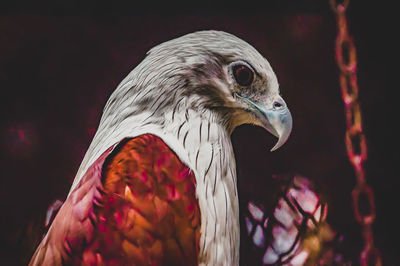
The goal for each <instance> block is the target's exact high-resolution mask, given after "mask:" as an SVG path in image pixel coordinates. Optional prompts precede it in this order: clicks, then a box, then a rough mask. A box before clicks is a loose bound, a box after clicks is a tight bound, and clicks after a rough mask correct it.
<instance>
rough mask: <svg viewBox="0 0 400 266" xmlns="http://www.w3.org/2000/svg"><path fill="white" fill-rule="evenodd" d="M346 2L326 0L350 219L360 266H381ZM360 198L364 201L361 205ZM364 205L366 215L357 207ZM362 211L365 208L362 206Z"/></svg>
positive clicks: (353, 46)
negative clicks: (351, 182) (333, 28)
mask: <svg viewBox="0 0 400 266" xmlns="http://www.w3.org/2000/svg"><path fill="white" fill-rule="evenodd" d="M349 2H350V0H343V1H342V2H341V3H339V2H338V1H337V0H330V5H331V8H332V10H333V12H334V13H335V15H336V21H337V27H338V34H337V37H336V43H335V55H336V62H337V64H338V67H339V69H340V78H339V82H340V88H341V94H342V99H343V103H344V107H345V113H346V135H345V144H346V151H347V156H348V158H349V161H350V163H351V164H352V166H353V168H354V171H355V175H356V181H357V184H356V186H355V188H354V189H353V191H352V198H353V208H354V217H355V219H356V221H357V222H358V223H359V224H360V225H361V227H362V236H363V239H364V248H363V250H362V251H361V254H360V264H361V265H382V259H381V256H380V253H379V251H378V249H377V248H376V247H375V245H374V236H373V231H372V225H373V223H374V221H375V200H374V192H373V190H372V188H371V187H370V186H369V185H368V184H367V182H366V178H365V170H364V167H363V165H364V163H365V161H366V160H367V142H366V138H365V135H364V132H363V127H362V116H361V108H360V103H359V101H358V84H357V74H356V71H357V55H356V47H355V45H354V42H353V39H352V37H351V36H350V35H349V31H348V23H347V18H346V9H347V7H348V5H349ZM363 198H365V199H367V201H366V202H365V201H363ZM361 202H363V203H366V206H367V208H366V209H367V211H365V210H364V209H363V210H364V211H363V210H362V209H361V207H362V205H360V203H361ZM363 207H364V208H365V206H363Z"/></svg>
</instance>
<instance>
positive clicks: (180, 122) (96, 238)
mask: <svg viewBox="0 0 400 266" xmlns="http://www.w3.org/2000/svg"><path fill="white" fill-rule="evenodd" d="M245 123H246V124H253V125H258V126H261V127H263V128H265V129H266V130H267V131H269V132H270V133H272V134H273V135H275V136H276V137H278V138H279V140H278V141H277V143H276V145H275V146H274V147H273V148H272V150H275V149H277V148H279V147H280V146H281V145H283V144H284V143H285V141H286V140H287V138H288V137H289V135H290V132H291V128H292V118H291V115H290V112H289V109H288V107H287V106H286V103H285V101H284V100H283V99H282V97H281V96H280V93H279V85H278V81H277V78H276V76H275V74H274V72H273V70H272V68H271V66H270V64H269V63H268V61H267V60H266V59H265V58H264V57H263V56H262V55H261V54H260V53H259V52H257V50H256V49H255V48H253V47H252V46H251V45H249V44H248V43H246V42H245V41H243V40H241V39H240V38H238V37H236V36H234V35H231V34H229V33H225V32H221V31H199V32H194V33H190V34H187V35H184V36H181V37H179V38H176V39H173V40H170V41H167V42H164V43H162V44H159V45H158V46H155V47H154V48H152V49H151V50H150V51H149V52H148V53H147V56H146V57H145V59H144V60H143V61H142V62H141V63H140V64H139V65H138V66H137V67H136V68H134V69H133V70H132V72H130V73H129V74H128V76H127V77H126V78H125V79H124V80H123V81H122V82H121V83H120V84H119V85H118V87H117V88H116V90H115V91H114V92H113V93H112V95H111V96H110V98H109V100H108V101H107V103H106V106H105V108H104V111H103V115H102V118H101V120H100V124H99V127H98V129H97V132H96V134H95V136H94V138H93V141H92V143H91V145H90V147H89V149H88V151H87V153H86V155H85V157H84V159H83V161H82V164H81V166H80V168H79V170H78V172H77V175H76V177H75V180H74V182H73V184H72V187H71V189H70V192H69V195H68V197H67V198H66V200H65V202H64V204H63V205H62V206H61V208H60V210H59V211H58V213H57V215H56V217H55V218H54V221H53V222H52V224H51V226H50V227H49V230H48V232H47V234H46V235H45V237H44V238H43V239H42V241H41V243H40V244H39V246H38V248H37V250H36V252H35V253H34V255H33V257H32V259H31V262H30V264H31V265H54V264H56V265H57V264H84V265H125V264H130V265H238V264H239V209H238V205H239V204H238V193H237V185H236V184H237V183H236V166H235V158H234V153H233V148H232V143H231V140H230V135H231V133H232V131H233V130H234V129H235V127H237V126H239V125H241V124H245Z"/></svg>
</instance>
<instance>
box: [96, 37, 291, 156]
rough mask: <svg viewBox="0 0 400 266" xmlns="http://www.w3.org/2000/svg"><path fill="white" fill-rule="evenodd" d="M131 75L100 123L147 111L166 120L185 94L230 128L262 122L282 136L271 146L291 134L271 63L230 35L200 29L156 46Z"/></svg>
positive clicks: (195, 105)
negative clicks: (168, 112)
mask: <svg viewBox="0 0 400 266" xmlns="http://www.w3.org/2000/svg"><path fill="white" fill-rule="evenodd" d="M127 79H129V80H130V82H131V85H130V86H121V85H120V86H119V88H117V90H116V91H115V92H114V93H113V95H112V96H111V97H110V99H109V101H108V102H107V105H106V108H105V110H104V115H103V118H102V121H101V124H100V127H101V126H102V123H103V124H104V123H114V124H116V123H119V122H121V121H123V120H124V118H126V117H129V116H132V115H136V114H138V113H140V112H144V111H147V112H149V113H151V114H152V116H153V119H152V120H153V121H157V123H160V124H162V123H168V122H169V121H165V117H164V116H162V114H164V113H166V112H167V111H170V110H172V109H173V108H174V106H175V105H176V104H177V103H178V102H179V101H180V100H181V99H182V98H185V99H186V100H187V101H188V102H189V103H190V108H191V109H193V110H196V111H198V112H203V111H204V110H209V111H211V112H213V113H214V114H215V116H216V117H218V119H219V121H220V123H221V124H222V125H224V126H225V127H226V129H227V130H228V132H232V131H233V129H234V128H235V127H237V126H239V125H241V124H245V123H249V124H255V125H259V126H262V127H264V128H265V129H267V130H268V131H269V132H271V133H272V134H274V135H275V136H277V137H278V138H279V140H278V142H277V144H276V145H275V146H274V147H273V148H272V150H275V149H277V148H279V147H280V146H281V145H283V143H284V142H285V141H286V140H287V138H288V137H289V135H290V132H291V128H292V118H291V115H290V112H289V110H288V108H287V106H286V103H285V101H284V100H283V99H282V98H281V96H280V95H279V85H278V81H277V78H276V76H275V74H274V72H273V70H272V68H271V66H270V64H269V63H268V61H267V60H266V59H265V58H264V57H263V56H262V55H260V54H259V53H258V52H257V50H256V49H254V48H253V47H252V46H251V45H249V44H248V43H246V42H244V41H243V40H241V39H239V38H237V37H235V36H233V35H231V34H228V33H225V32H221V31H199V32H194V33H191V34H187V35H184V36H182V37H179V38H176V39H173V40H170V41H167V42H165V43H162V44H160V45H158V46H155V47H154V48H152V49H151V50H150V51H149V52H148V54H147V57H146V58H145V59H144V60H143V61H142V62H141V63H140V64H139V65H138V66H137V67H136V68H135V69H134V70H133V71H132V73H131V74H130V75H129V76H128V78H127ZM127 110H129V111H128V112H127ZM110 116H112V117H113V119H112V121H110V120H107V119H105V118H107V117H110ZM158 117H159V120H157V118H158ZM103 126H104V125H103ZM109 126H110V125H108V127H109Z"/></svg>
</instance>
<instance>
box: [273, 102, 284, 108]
mask: <svg viewBox="0 0 400 266" xmlns="http://www.w3.org/2000/svg"><path fill="white" fill-rule="evenodd" d="M272 106H273V107H274V109H280V108H282V107H283V106H284V103H283V102H282V100H276V101H275V102H274V103H273V105H272Z"/></svg>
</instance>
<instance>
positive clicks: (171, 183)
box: [31, 134, 200, 265]
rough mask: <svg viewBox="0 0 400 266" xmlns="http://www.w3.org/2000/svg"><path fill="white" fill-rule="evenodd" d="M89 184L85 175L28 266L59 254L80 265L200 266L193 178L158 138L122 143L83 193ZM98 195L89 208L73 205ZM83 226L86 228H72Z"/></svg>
mask: <svg viewBox="0 0 400 266" xmlns="http://www.w3.org/2000/svg"><path fill="white" fill-rule="evenodd" d="M92 178H96V177H95V176H92ZM89 180H90V179H89ZM88 183H89V182H88V177H87V176H86V177H84V178H83V179H82V182H81V183H80V185H79V186H78V187H77V189H76V190H75V191H74V192H73V193H72V194H71V195H70V197H69V198H68V199H67V201H66V203H65V204H64V205H65V206H63V208H61V210H60V213H59V214H58V215H57V216H61V217H56V219H55V221H54V225H57V226H58V227H55V228H51V229H50V231H49V234H48V236H47V237H46V239H44V241H43V242H42V244H41V246H40V247H43V248H44V249H43V250H42V252H41V254H39V253H38V251H37V252H36V254H35V256H34V258H35V257H36V256H37V259H36V260H35V259H33V261H32V262H31V263H32V264H41V263H46V262H51V263H57V262H59V263H61V261H60V260H59V259H57V258H58V257H61V258H60V259H61V260H62V261H63V262H66V263H67V264H70V263H71V264H84V265H196V264H197V256H198V251H199V244H198V243H199V238H200V211H199V206H198V203H197V199H196V196H195V185H196V184H195V177H194V174H193V172H191V171H190V169H189V168H188V167H187V166H186V165H184V164H183V163H182V162H181V161H180V160H179V158H178V157H177V156H176V154H175V153H174V152H172V150H171V149H170V148H169V147H168V146H167V145H166V144H165V143H164V142H163V141H162V140H161V139H160V138H158V137H156V136H154V135H150V134H146V135H142V136H139V137H136V138H133V139H129V140H126V141H124V142H123V143H121V144H120V145H119V147H118V148H117V149H116V150H114V152H113V153H111V155H110V156H108V158H107V160H106V161H105V162H104V165H103V170H102V174H101V183H102V184H101V185H100V184H98V183H97V185H95V186H91V185H90V187H88V189H87V190H86V189H85V191H86V192H85V191H82V189H80V188H82V187H84V186H85V184H88ZM95 183H96V182H93V184H95ZM96 190H97V191H101V190H102V193H101V196H100V197H96V196H94V197H92V200H91V201H90V202H89V203H88V205H90V206H86V203H85V206H84V208H82V206H80V207H79V208H78V207H76V206H77V205H78V204H79V203H78V204H77V202H74V201H75V198H76V197H83V195H84V194H85V193H90V192H91V191H96ZM75 193H76V195H78V196H74V194H75ZM94 194H95V193H94ZM71 209H72V211H71ZM76 209H79V210H82V209H84V210H85V211H84V212H83V216H84V217H83V218H82V217H80V218H79V219H76V218H77V217H76V216H75V215H76V211H74V210H76ZM57 218H58V219H57ZM68 219H70V220H68ZM89 220H90V221H91V223H89ZM86 221H87V222H86ZM82 224H85V225H86V227H85V228H87V229H83V228H80V229H78V228H76V227H80V226H81V225H82ZM90 224H91V225H90ZM71 228H72V230H71ZM82 229H83V230H82ZM77 230H78V231H79V233H74V234H72V235H71V234H70V232H76V231H77ZM60 232H63V233H60ZM60 241H61V243H60ZM53 243H54V244H53ZM75 243H78V245H75ZM40 247H39V248H40ZM54 249H56V252H54ZM62 249H63V250H62ZM38 250H39V249H38ZM52 254H56V255H52ZM58 254H60V256H59V255H58Z"/></svg>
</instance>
